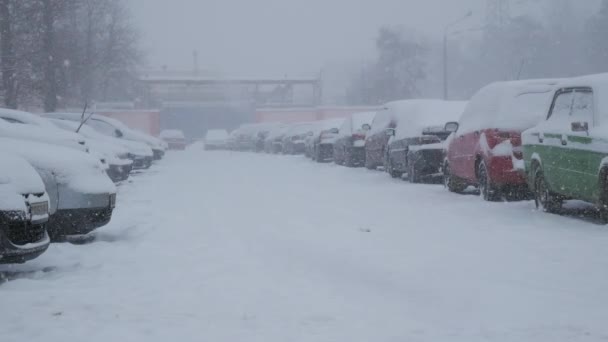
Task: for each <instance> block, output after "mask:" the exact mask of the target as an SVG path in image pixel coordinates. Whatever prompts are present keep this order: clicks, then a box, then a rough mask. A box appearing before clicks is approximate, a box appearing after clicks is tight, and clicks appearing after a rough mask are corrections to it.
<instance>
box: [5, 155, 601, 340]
mask: <svg viewBox="0 0 608 342" xmlns="http://www.w3.org/2000/svg"><path fill="white" fill-rule="evenodd" d="M0 272H4V273H3V274H4V275H5V277H9V278H11V280H9V281H6V282H4V283H3V284H2V285H0V303H1V304H0V341H2V342H9V341H10V342H12V341H45V342H49V341H51V342H55V341H62V342H65V341H103V342H108V341H180V342H181V341H247V342H250V341H260V342H268V341H277V342H279V341H281V342H284V341H290V342H291V341H294V342H295V341H302V342H304V341H306V342H308V341H313V342H317V341H318V342H321V341H348V342H352V341H366V342H370V341H466V342H471V341H535V342H537V341H552V342H553V341H602V340H604V341H605V340H607V339H608V324H607V322H608V229H607V228H605V227H604V226H600V225H597V224H594V223H592V222H587V221H584V220H580V219H576V218H568V217H559V216H551V215H546V214H542V213H538V212H536V211H535V210H533V205H532V204H531V203H530V202H522V203H484V202H482V201H481V200H480V199H479V198H478V197H476V196H458V195H453V194H449V193H447V192H446V191H445V190H444V189H443V188H442V187H441V186H437V185H410V184H407V183H405V182H402V181H397V180H392V179H390V177H388V176H387V175H386V174H383V173H380V172H371V171H367V170H362V169H347V168H343V167H338V166H335V165H329V164H327V165H319V164H314V163H312V162H309V161H307V160H305V159H304V158H303V157H286V156H269V155H256V154H245V153H234V152H208V153H205V152H202V151H201V150H199V149H196V148H193V149H191V150H189V151H185V152H183V153H172V154H169V155H168V157H167V158H166V159H165V160H163V161H162V162H161V163H160V164H159V165H156V166H155V167H154V168H153V169H152V170H151V171H150V172H148V173H146V174H142V175H138V176H137V177H135V178H134V179H133V182H132V183H130V184H126V185H124V186H122V187H121V188H120V194H119V202H118V208H117V210H116V212H115V217H114V219H113V221H112V223H111V224H110V226H108V227H106V228H104V229H102V230H101V231H100V232H99V239H98V241H96V242H94V243H92V244H89V245H84V246H74V245H68V244H61V245H54V246H52V247H51V248H50V249H49V251H48V253H47V254H45V255H43V256H42V257H41V258H40V259H38V260H35V261H33V262H30V263H28V264H26V265H20V266H14V267H7V266H1V267H0Z"/></svg>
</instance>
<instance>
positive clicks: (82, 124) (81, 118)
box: [76, 102, 95, 133]
mask: <svg viewBox="0 0 608 342" xmlns="http://www.w3.org/2000/svg"><path fill="white" fill-rule="evenodd" d="M88 105H89V104H88V103H87V102H85V103H84V109H83V110H82V115H81V116H80V125H79V126H78V128H77V129H76V133H78V132H80V129H81V128H82V126H84V124H85V123H87V121H89V119H90V118H91V117H92V116H93V114H95V113H94V112H91V114H89V116H87V118H86V119H85V118H84V114H85V113H86V112H87V107H88Z"/></svg>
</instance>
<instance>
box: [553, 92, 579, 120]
mask: <svg viewBox="0 0 608 342" xmlns="http://www.w3.org/2000/svg"><path fill="white" fill-rule="evenodd" d="M573 100H574V92H573V91H571V90H568V91H563V92H559V93H557V95H556V97H555V99H554V100H553V106H552V107H551V113H550V114H549V118H550V119H552V120H564V121H569V120H570V114H571V113H572V102H573Z"/></svg>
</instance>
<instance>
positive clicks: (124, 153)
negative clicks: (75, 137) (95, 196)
mask: <svg viewBox="0 0 608 342" xmlns="http://www.w3.org/2000/svg"><path fill="white" fill-rule="evenodd" d="M48 120H49V121H50V122H51V123H52V124H53V125H55V126H57V127H58V128H61V129H63V130H66V131H69V132H76V130H78V133H79V134H81V135H82V136H84V137H85V138H86V140H87V145H88V146H89V148H90V150H91V152H94V154H95V155H99V156H102V158H103V159H104V160H105V162H106V164H107V165H108V169H107V170H106V172H107V173H108V176H109V177H110V179H111V180H112V181H114V182H121V181H124V180H127V179H128V178H129V174H130V173H131V170H132V169H133V163H134V162H133V160H131V159H130V158H129V149H128V148H126V147H124V146H122V145H120V143H119V142H118V141H116V139H114V138H111V137H106V136H104V135H102V134H99V133H97V132H96V131H95V130H94V129H93V128H91V127H89V126H87V125H82V126H81V125H80V124H79V123H78V122H74V121H69V120H60V119H48ZM150 154H151V153H150Z"/></svg>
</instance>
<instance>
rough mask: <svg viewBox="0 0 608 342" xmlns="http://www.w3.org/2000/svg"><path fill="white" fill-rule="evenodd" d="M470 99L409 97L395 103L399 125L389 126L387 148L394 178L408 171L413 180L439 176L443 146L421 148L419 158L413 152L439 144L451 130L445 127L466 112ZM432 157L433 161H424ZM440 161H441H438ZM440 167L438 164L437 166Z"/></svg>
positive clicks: (387, 158) (387, 164)
mask: <svg viewBox="0 0 608 342" xmlns="http://www.w3.org/2000/svg"><path fill="white" fill-rule="evenodd" d="M466 104H467V103H466V102H463V101H443V100H406V101H401V102H399V103H394V104H393V110H394V123H395V128H389V129H388V133H389V141H388V144H387V147H386V172H388V173H389V174H390V175H391V176H392V177H393V178H400V177H401V176H403V175H404V174H407V175H408V178H409V179H410V181H411V182H413V183H418V182H419V181H421V180H422V177H423V176H427V175H436V174H438V173H439V171H440V168H441V161H442V159H441V158H442V156H443V147H442V146H438V145H435V146H434V148H429V149H418V150H417V152H416V156H417V157H419V158H416V159H417V160H415V161H414V160H411V159H413V158H412V157H414V155H410V154H409V152H410V149H411V148H413V147H415V146H421V145H429V144H439V143H441V142H442V141H443V140H445V139H446V138H447V137H448V135H450V132H445V131H444V128H445V126H446V124H447V123H448V122H457V121H458V119H460V116H461V115H462V112H463V111H464V108H465V106H466ZM424 159H428V160H429V162H428V163H425V162H423V161H424ZM437 160H439V164H437ZM435 166H436V167H435Z"/></svg>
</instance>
